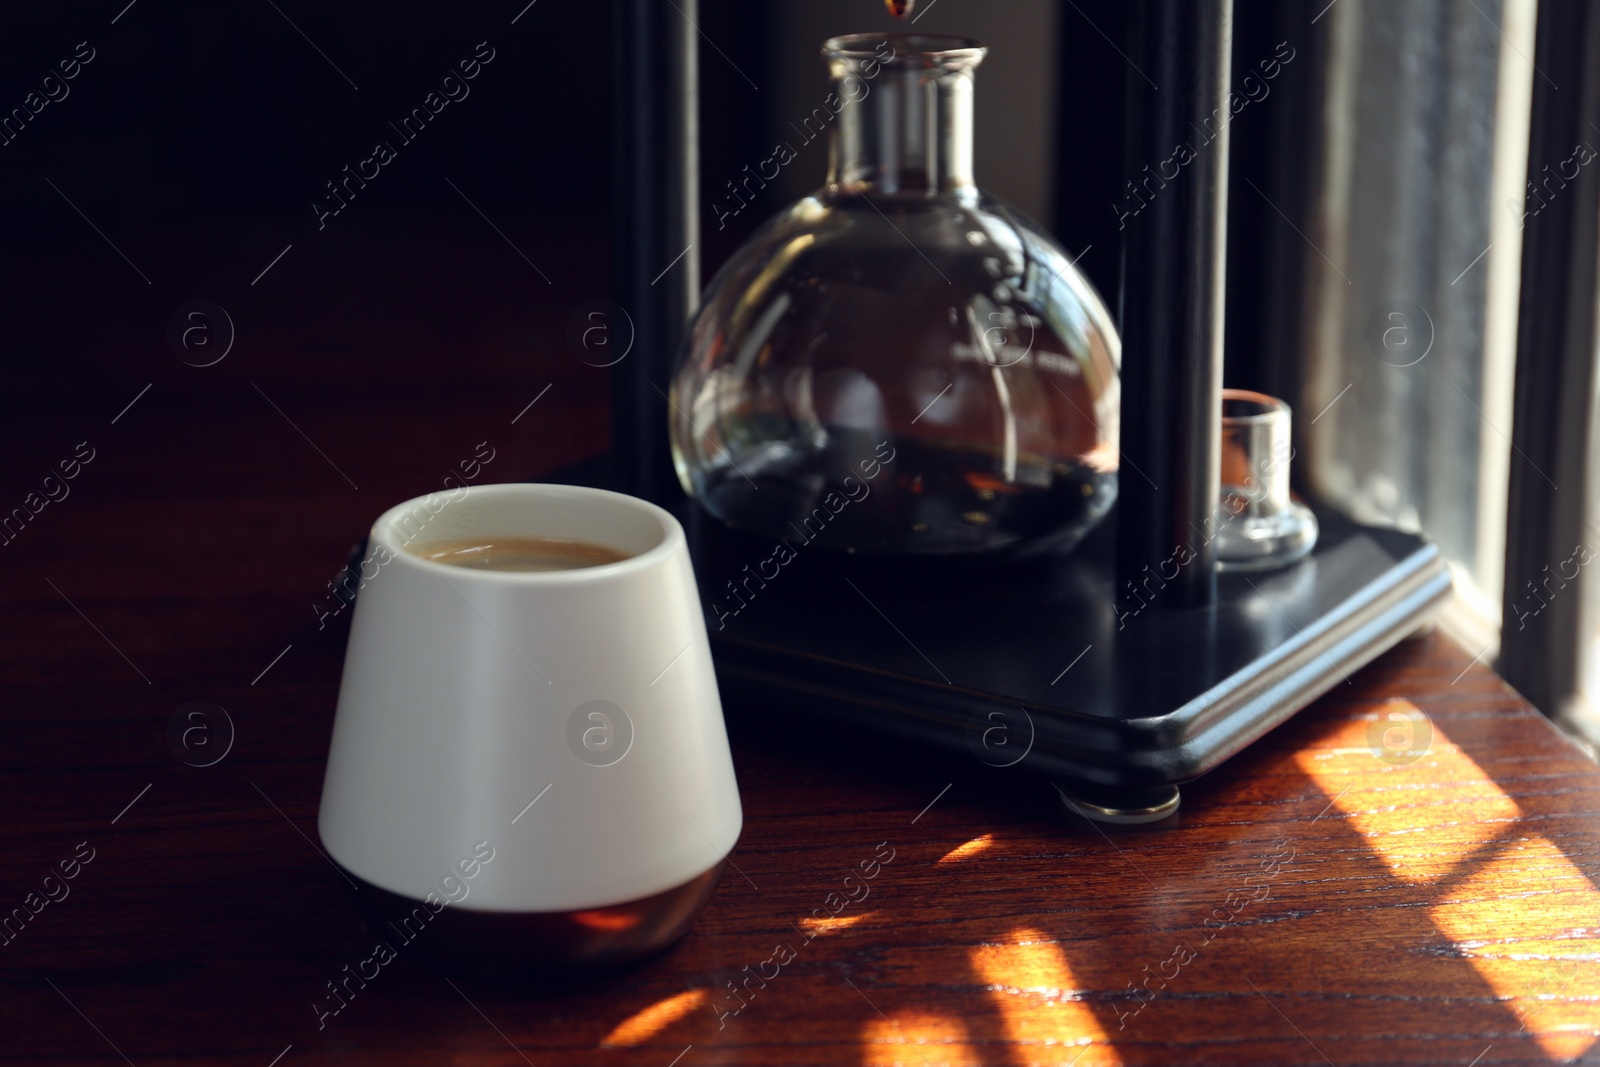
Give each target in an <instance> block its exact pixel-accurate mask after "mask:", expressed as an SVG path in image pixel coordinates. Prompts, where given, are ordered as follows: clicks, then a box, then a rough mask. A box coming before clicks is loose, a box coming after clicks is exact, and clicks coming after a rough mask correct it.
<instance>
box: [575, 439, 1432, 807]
mask: <svg viewBox="0 0 1600 1067" xmlns="http://www.w3.org/2000/svg"><path fill="white" fill-rule="evenodd" d="M563 473H564V475H565V476H564V477H559V479H552V480H561V481H569V482H572V483H576V484H587V485H605V484H606V483H607V481H608V478H607V477H606V473H605V464H604V463H603V462H602V463H596V464H586V465H584V466H583V467H580V468H572V469H570V470H568V471H566V472H563ZM673 510H674V511H675V512H676V513H677V514H678V516H679V518H680V519H682V520H683V522H684V526H685V529H686V530H687V531H688V534H689V542H690V546H691V552H692V553H693V556H694V565H695V574H696V578H697V580H698V582H699V586H700V594H701V600H702V603H703V604H704V606H705V610H706V623H707V626H708V628H709V629H710V632H711V646H712V651H713V653H714V655H715V658H716V665H717V679H718V684H719V686H720V687H721V690H722V696H723V699H724V703H725V704H727V705H729V706H730V710H731V709H733V708H738V709H742V712H741V713H742V714H759V715H760V716H761V717H762V718H763V719H765V720H766V723H765V725H767V726H768V727H775V728H776V729H777V730H779V731H780V732H782V731H783V728H784V726H785V725H787V724H786V722H785V720H789V719H793V720H795V725H796V726H800V725H802V724H815V722H816V721H817V718H818V717H821V718H823V719H831V720H834V721H835V722H836V723H838V724H840V725H841V726H843V727H844V729H842V730H840V731H838V736H839V737H841V738H844V739H854V738H856V737H858V736H859V733H858V732H859V731H869V732H871V733H876V734H879V735H885V734H886V735H889V736H891V737H898V738H902V739H906V740H911V741H914V742H917V743H921V744H925V745H931V746H935V747H937V748H940V749H944V750H947V751H953V752H958V753H966V754H968V755H970V756H972V757H974V758H976V759H978V760H980V761H982V762H983V763H985V764H987V765H989V766H991V767H1008V766H1019V767H1022V768H1025V769H1029V770H1033V771H1037V772H1039V773H1041V774H1045V775H1048V776H1050V777H1052V778H1058V779H1065V780H1066V782H1067V784H1069V788H1070V789H1071V790H1072V792H1073V795H1074V796H1078V797H1084V796H1088V797H1091V798H1093V799H1096V800H1097V802H1098V801H1099V800H1104V801H1105V802H1106V803H1108V804H1112V805H1113V806H1115V804H1116V802H1117V801H1119V800H1120V799H1122V798H1125V797H1131V798H1133V799H1138V798H1139V797H1141V796H1145V795H1151V794H1152V793H1153V792H1155V793H1159V792H1160V791H1161V790H1162V788H1163V787H1166V786H1171V785H1176V784H1180V783H1182V782H1186V781H1191V780H1193V779H1194V778H1197V777H1199V776H1200V775H1202V774H1204V773H1206V772H1207V771H1209V770H1211V769H1212V768H1214V767H1216V766H1217V765H1218V764H1220V763H1221V762H1222V761H1223V760H1225V759H1227V758H1228V757H1229V756H1231V755H1233V754H1234V753H1236V752H1238V751H1240V750H1241V749H1243V748H1244V747H1245V746H1246V745H1248V744H1250V742H1252V741H1254V740H1255V739H1256V738H1258V737H1260V736H1261V735H1263V734H1265V733H1266V732H1267V731H1268V730H1271V729H1272V728H1273V727H1275V726H1277V725H1278V724H1280V723H1282V722H1283V721H1285V720H1286V719H1288V718H1289V717H1290V716H1292V715H1293V714H1294V713H1295V712H1297V711H1299V710H1300V709H1302V708H1304V707H1305V706H1306V705H1307V704H1309V703H1311V701H1313V700H1315V699H1316V698H1317V697H1318V696H1321V695H1322V694H1323V693H1325V692H1327V691H1329V690H1330V689H1332V688H1333V687H1334V686H1337V685H1342V684H1345V683H1347V682H1348V680H1349V677H1350V675H1351V673H1352V672H1354V671H1355V670H1357V669H1358V668H1360V667H1361V666H1363V665H1364V664H1366V663H1367V662H1369V661H1371V660H1372V659H1374V658H1376V657H1377V656H1378V655H1380V654H1381V653H1383V652H1385V651H1387V650H1388V649H1390V648H1392V647H1393V646H1394V645H1395V644H1397V643H1398V642H1399V641H1401V640H1402V639H1404V638H1405V637H1407V636H1408V635H1410V634H1411V633H1413V632H1415V631H1416V630H1417V629H1419V628H1420V627H1422V626H1424V625H1425V624H1426V623H1427V622H1428V621H1429V619H1430V618H1431V617H1432V615H1433V612H1434V611H1435V609H1436V608H1437V607H1438V606H1439V604H1440V603H1441V602H1442V601H1443V600H1444V599H1445V597H1446V596H1447V595H1448V594H1449V591H1450V573H1449V569H1448V568H1447V566H1446V565H1445V562H1444V559H1443V557H1442V556H1441V554H1440V552H1439V550H1438V548H1437V546H1435V545H1434V544H1433V543H1432V542H1430V541H1428V540H1427V539H1426V538H1423V537H1421V536H1418V535H1414V534H1407V533H1402V532H1400V531H1398V530H1390V529H1381V528H1376V527H1368V526H1362V525H1358V524H1356V523H1353V522H1351V521H1349V520H1348V519H1345V518H1343V517H1342V516H1340V515H1338V514H1336V513H1334V512H1330V511H1325V510H1318V511H1317V519H1318V521H1319V523H1320V524H1321V531H1322V532H1321V536H1320V537H1319V539H1318V541H1317V545H1316V548H1315V550H1314V551H1313V552H1312V553H1311V555H1310V556H1308V557H1306V558H1305V559H1304V560H1301V561H1300V562H1298V563H1295V564H1292V565H1290V566H1288V567H1286V568H1283V569H1281V570H1276V571H1267V572H1256V573H1223V574H1220V575H1219V576H1218V597H1217V601H1216V603H1215V604H1214V605H1212V606H1210V607H1207V608H1197V609H1188V610H1175V609H1172V608H1169V607H1167V606H1165V605H1164V604H1163V601H1162V595H1161V590H1160V589H1159V588H1158V582H1157V581H1155V580H1154V579H1152V580H1150V581H1149V582H1148V583H1147V584H1146V587H1145V588H1142V589H1140V590H1138V591H1137V592H1135V591H1134V590H1132V589H1130V588H1128V587H1127V586H1126V585H1124V587H1123V588H1122V589H1121V590H1120V595H1119V590H1117V589H1116V588H1115V577H1114V573H1113V565H1112V560H1113V556H1114V551H1113V550H1114V546H1115V537H1116V523H1115V519H1116V513H1115V509H1113V513H1112V515H1111V516H1110V518H1109V519H1108V521H1106V522H1104V523H1102V524H1101V525H1100V527H1099V528H1097V529H1096V530H1095V531H1094V532H1092V533H1091V534H1090V535H1089V537H1088V538H1086V539H1085V540H1084V542H1083V543H1082V544H1080V545H1079V546H1078V547H1077V549H1075V550H1074V551H1073V552H1070V553H1067V554H1065V555H1060V556H1055V557H1047V558H1043V559H1033V560H1015V561H999V560H993V559H987V558H985V559H975V558H962V557H938V558H907V557H882V556H876V557H874V556H866V555H849V554H846V553H843V552H840V551H838V550H836V549H831V548H829V547H828V533H827V530H826V529H824V530H823V532H822V533H821V534H819V535H818V536H817V538H816V539H815V541H813V542H810V543H803V542H801V541H800V540H799V539H798V538H797V539H796V540H795V541H793V542H789V548H790V550H791V551H792V558H791V557H790V555H789V553H788V552H777V551H776V549H777V546H776V545H775V544H774V543H773V542H771V541H767V540H763V539H760V538H756V537H752V536H749V535H746V534H743V533H740V532H738V531H735V530H732V529H729V528H728V527H726V526H725V525H724V524H722V523H720V522H718V521H717V520H715V519H714V518H712V517H711V516H710V515H708V514H707V513H706V512H705V511H703V510H702V509H701V508H700V507H699V506H698V505H695V504H693V503H690V502H684V503H680V505H679V506H677V507H676V508H674V509H673ZM780 560H786V562H780Z"/></svg>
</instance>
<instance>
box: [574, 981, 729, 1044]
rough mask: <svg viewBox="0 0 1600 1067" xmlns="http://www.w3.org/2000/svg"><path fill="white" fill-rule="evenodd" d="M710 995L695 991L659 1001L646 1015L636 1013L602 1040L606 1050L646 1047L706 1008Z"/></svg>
mask: <svg viewBox="0 0 1600 1067" xmlns="http://www.w3.org/2000/svg"><path fill="white" fill-rule="evenodd" d="M705 1002H706V991H705V990H704V989H691V990H689V991H688V992H685V993H679V994H678V995H676V996H672V997H667V998H666V999H665V1000H658V1001H656V1002H655V1003H654V1004H652V1005H650V1006H649V1007H648V1008H645V1009H644V1010H643V1011H638V1012H635V1013H634V1014H632V1015H630V1016H628V1017H627V1018H626V1019H624V1020H622V1022H620V1023H618V1024H617V1026H616V1028H615V1029H613V1030H612V1031H611V1032H610V1033H609V1034H607V1035H606V1036H605V1037H604V1038H602V1039H601V1041H600V1045H601V1047H602V1048H629V1047H632V1046H633V1045H638V1044H642V1043H643V1042H645V1041H648V1040H650V1039H651V1038H652V1037H654V1036H656V1035H657V1034H659V1033H660V1032H661V1031H663V1030H665V1029H666V1028H667V1027H669V1026H671V1025H672V1024H673V1023H675V1022H677V1021H678V1020H679V1019H682V1018H683V1017H684V1016H686V1015H688V1014H689V1013H690V1012H692V1011H694V1010H695V1009H696V1008H700V1007H702V1006H704V1004H705Z"/></svg>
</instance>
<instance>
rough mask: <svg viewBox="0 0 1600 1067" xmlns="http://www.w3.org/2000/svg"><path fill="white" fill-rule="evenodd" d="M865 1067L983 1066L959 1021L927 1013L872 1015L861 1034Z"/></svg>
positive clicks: (964, 1027)
mask: <svg viewBox="0 0 1600 1067" xmlns="http://www.w3.org/2000/svg"><path fill="white" fill-rule="evenodd" d="M861 1046H862V1047H861V1055H862V1059H861V1062H862V1064H864V1065H865V1067H929V1065H930V1064H931V1065H932V1067H983V1063H984V1060H983V1057H982V1056H980V1055H979V1054H978V1052H977V1051H976V1050H974V1049H973V1047H972V1045H971V1044H970V1041H969V1037H968V1034H967V1028H966V1025H965V1024H964V1023H962V1021H961V1020H960V1019H957V1018H955V1017H954V1016H950V1015H940V1014H937V1013H934V1012H926V1011H896V1012H889V1013H887V1015H886V1016H880V1015H876V1014H874V1015H873V1016H872V1018H871V1019H870V1020H868V1022H867V1024H866V1026H864V1027H863V1028H862V1031H861Z"/></svg>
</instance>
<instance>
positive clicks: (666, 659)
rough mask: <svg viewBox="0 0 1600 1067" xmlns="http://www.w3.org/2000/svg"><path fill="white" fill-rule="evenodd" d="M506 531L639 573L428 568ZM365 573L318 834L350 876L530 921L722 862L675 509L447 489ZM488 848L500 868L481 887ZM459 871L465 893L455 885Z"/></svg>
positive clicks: (697, 625)
mask: <svg viewBox="0 0 1600 1067" xmlns="http://www.w3.org/2000/svg"><path fill="white" fill-rule="evenodd" d="M507 536H512V537H539V538H555V539H563V540H575V541H588V542H592V543H596V544H601V545H606V546H609V547H611V548H614V549H617V550H619V551H620V552H623V553H626V554H627V556H628V558H627V559H624V560H621V561H619V562H615V563H605V564H601V565H599V566H590V567H582V568H578V569H573V570H564V571H550V572H538V573H527V572H515V571H496V570H476V569H469V568H466V567H458V566H452V565H449V564H445V563H439V562H435V561H432V560H429V559H426V558H423V557H422V556H421V555H419V554H418V552H417V549H418V548H419V547H420V546H425V545H427V544H429V543H432V542H440V541H447V540H456V539H462V538H479V537H482V538H484V539H485V540H492V539H494V538H496V537H507ZM361 578H362V582H363V584H362V588H361V591H360V595H359V598H358V599H357V601H356V606H355V615H354V619H353V621H352V624H351V629H350V643H349V648H348V650H347V652H346V654H345V664H344V678H343V682H342V684H341V686H340V690H339V704H338V711H337V715H336V718H335V721H334V728H333V740H332V744H331V748H330V751H329V754H328V770H327V778H326V781H325V782H324V785H323V792H322V807H321V812H320V815H319V817H318V822H317V826H318V830H319V832H320V833H321V836H322V840H323V843H324V845H325V846H326V847H327V851H328V853H329V854H330V855H331V856H332V857H333V859H334V860H336V861H337V862H338V863H339V864H340V865H341V866H343V867H344V868H345V869H346V870H348V871H349V872H351V873H352V874H354V875H356V876H358V877H359V878H360V879H362V880H364V881H366V882H368V883H370V884H371V885H373V886H376V887H379V888H380V889H382V890H387V891H388V892H390V893H393V894H396V895H397V896H399V897H402V898H406V899H407V900H409V901H423V900H427V899H429V894H430V893H431V894H434V895H435V897H436V898H437V897H438V896H441V895H449V896H450V897H451V899H450V900H449V901H448V903H451V904H455V905H456V906H457V907H458V908H460V909H466V910H470V911H474V912H498V913H521V914H527V913H555V912H572V911H581V910H583V909H595V908H604V907H607V906H611V905H618V904H622V903H625V902H630V901H639V900H640V899H641V898H646V897H650V896H652V895H654V894H660V893H663V892H666V891H668V890H672V889H673V888H674V887H681V886H684V885H685V884H686V883H689V882H691V881H693V880H694V879H696V878H702V877H704V876H705V875H706V874H707V872H710V871H714V870H715V869H716V868H718V867H719V866H720V864H721V862H722V860H723V858H724V857H725V856H726V855H727V853H728V852H729V851H730V850H731V849H732V848H733V846H734V843H735V841H736V840H737V839H738V837H739V831H740V828H741V826H742V823H743V814H742V811H741V809H740V804H739V792H738V786H737V783H736V782H735V780H734V774H733V762H732V759H731V757H730V755H729V752H728V741H727V734H726V730H725V728H724V725H723V720H722V707H721V703H720V701H719V698H718V695H717V683H716V678H715V676H714V675H713V673H712V666H711V651H710V647H709V645H708V643H707V640H706V628H705V621H704V616H703V615H702V613H701V610H700V602H699V596H698V594H697V592H696V588H695V582H694V575H693V572H692V569H691V565H690V562H689V553H688V548H687V545H686V543H685V540H684V534H683V528H682V527H681V526H680V525H679V524H678V521H677V520H676V519H674V518H673V517H672V516H671V515H670V514H668V513H667V512H666V511H663V510H662V509H661V508H659V507H656V506H655V505H654V504H650V503H647V502H645V501H643V500H639V499H636V498H634V497H629V496H624V495H622V494H619V493H612V492H606V491H604V490H600V489H586V488H579V487H574V486H562V485H535V484H507V485H483V486H473V487H470V488H465V489H459V490H455V491H453V492H449V493H436V494H432V495H431V496H428V497H419V498H417V499H415V500H410V501H407V502H406V503H404V504H400V505H398V506H396V507H394V508H391V509H390V510H389V511H387V512H385V513H384V514H383V515H382V516H381V517H380V518H379V519H378V521H377V522H376V523H374V524H373V526H372V533H371V538H370V541H369V543H368V549H367V557H366V561H365V562H364V564H363V567H362V570H361ZM480 842H487V850H492V855H493V858H492V860H490V861H488V862H484V863H482V864H474V865H473V866H474V868H475V869H474V872H473V876H472V877H471V879H470V881H467V880H466V879H464V878H463V877H460V875H461V874H462V873H463V871H464V868H462V869H460V870H458V868H457V865H458V862H459V861H460V860H461V858H462V857H463V856H464V855H468V854H473V850H474V849H475V848H476V849H477V852H476V853H475V854H476V855H478V856H479V858H481V857H482V855H483V854H484V852H485V848H484V847H483V846H480V845H479V843H480ZM452 871H455V872H456V877H455V878H454V881H453V883H445V885H447V886H462V887H464V888H465V895H464V896H462V897H461V898H460V899H455V898H454V893H455V892H456V890H454V889H453V888H452V889H451V890H450V891H449V892H448V893H446V891H445V890H443V889H441V875H444V874H447V873H449V872H452ZM706 892H709V888H707V890H706ZM702 899H703V897H702ZM442 906H443V905H442V904H441V907H442ZM685 925H686V923H685Z"/></svg>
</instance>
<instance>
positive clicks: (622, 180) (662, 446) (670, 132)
mask: <svg viewBox="0 0 1600 1067" xmlns="http://www.w3.org/2000/svg"><path fill="white" fill-rule="evenodd" d="M696 15H697V0H674V2H673V3H662V2H661V0H614V2H613V7H612V17H613V19H614V20H615V26H614V27H613V31H612V40H613V47H612V70H613V74H612V78H613V93H614V99H615V108H616V117H615V119H614V121H613V134H614V141H613V145H612V167H613V175H612V196H613V204H614V217H613V219H612V227H611V233H612V279H613V281H612V285H613V293H614V296H613V299H614V301H615V303H616V304H617V305H619V307H620V309H621V311H620V313H621V314H622V315H625V316H626V319H627V323H631V326H632V339H633V349H632V350H631V351H630V352H629V353H628V355H627V357H626V358H625V359H624V360H623V362H621V363H620V364H618V365H617V366H616V367H614V368H613V369H612V377H611V389H612V416H611V447H612V464H613V471H612V474H613V481H614V483H615V485H616V487H617V488H619V489H622V490H624V491H626V492H629V493H632V494H634V495H635V496H641V497H644V498H645V499H647V500H654V501H656V502H657V503H663V504H665V503H671V502H672V501H674V500H676V499H678V498H681V496H682V493H681V491H680V490H679V489H678V485H677V479H676V478H675V476H674V475H673V473H672V465H671V462H670V459H669V453H668V451H667V447H666V441H667V410H668V407H667V403H666V401H665V399H664V397H665V396H666V394H668V393H670V392H671V388H672V371H673V363H674V360H675V357H676V355H677V346H678V341H679V339H680V338H681V337H682V334H683V329H684V326H685V324H686V323H687V322H688V320H689V315H690V314H691V313H692V312H693V310H694V307H695V305H696V304H697V303H698V302H699V300H700V252H699V248H698V245H699V235H700V173H699V153H698V151H697V147H698V145H699V140H700V135H699V120H698V104H699V63H698V57H697V49H698V45H699V39H698V37H697V35H696V34H695V31H694V26H693V20H694V18H695V17H696ZM658 272H659V273H658ZM624 326H625V324H624V323H613V324H612V328H613V333H614V336H617V337H622V336H626V334H624V333H623V332H622V330H623V327H624Z"/></svg>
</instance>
